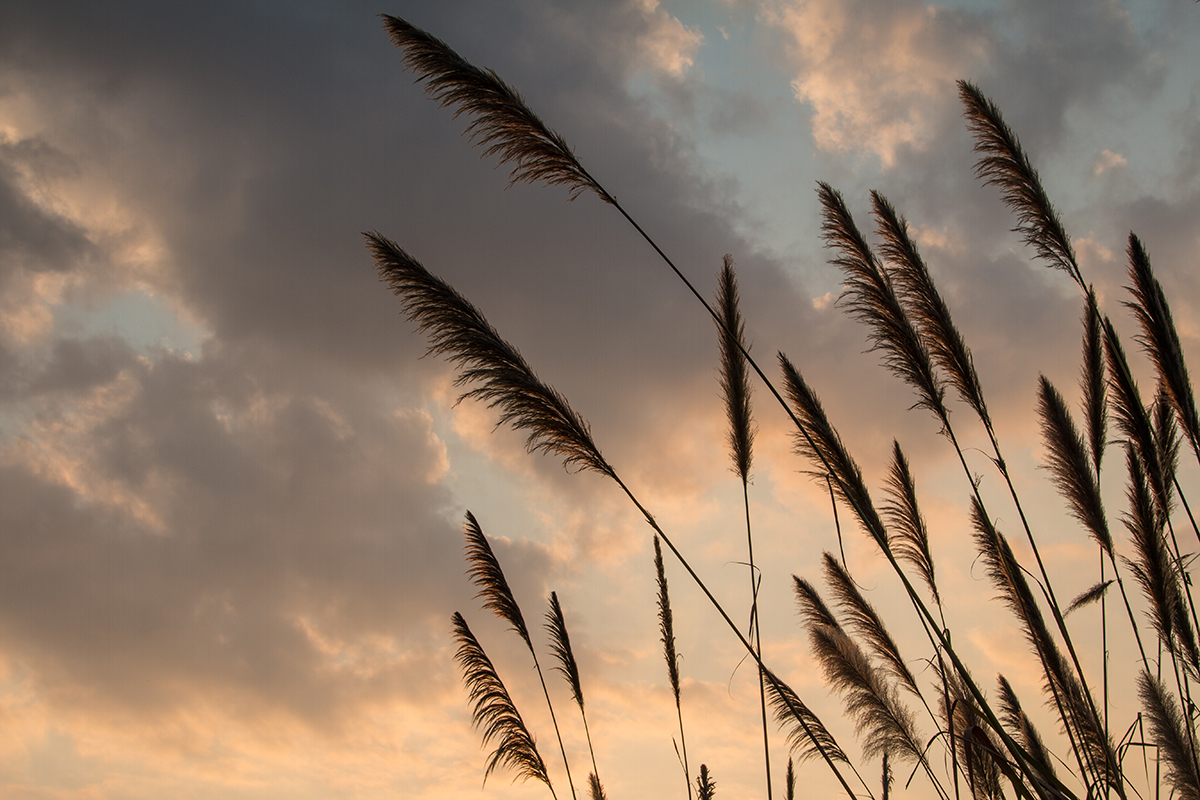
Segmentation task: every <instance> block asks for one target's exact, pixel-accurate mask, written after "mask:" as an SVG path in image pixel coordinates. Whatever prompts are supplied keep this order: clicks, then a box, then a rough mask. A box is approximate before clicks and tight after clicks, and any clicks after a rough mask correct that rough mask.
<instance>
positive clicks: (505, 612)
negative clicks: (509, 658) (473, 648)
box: [463, 511, 575, 797]
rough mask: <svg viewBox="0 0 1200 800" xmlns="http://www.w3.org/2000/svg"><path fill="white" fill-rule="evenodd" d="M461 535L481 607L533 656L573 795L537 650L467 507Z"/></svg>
mask: <svg viewBox="0 0 1200 800" xmlns="http://www.w3.org/2000/svg"><path fill="white" fill-rule="evenodd" d="M463 535H464V536H465V537H466V539H467V545H466V558H467V574H468V575H470V576H471V582H472V583H474V584H475V585H476V586H477V587H479V592H478V593H477V594H476V595H475V596H476V597H478V598H480V599H482V600H483V607H484V608H486V609H488V610H489V611H492V612H493V613H494V614H495V615H496V616H498V617H500V618H501V619H503V620H505V621H506V622H507V623H508V624H509V626H510V627H511V628H512V630H514V631H516V633H517V635H518V636H520V637H521V639H522V641H524V642H525V646H526V647H527V648H529V655H530V656H532V657H533V667H534V669H535V670H536V671H537V674H538V679H539V680H540V681H541V683H542V693H543V694H544V695H545V697H546V706H547V707H548V708H549V709H550V721H551V722H552V723H553V724H554V735H555V737H557V739H558V749H559V750H560V751H561V753H562V759H563V767H564V769H566V772H567V783H568V785H569V786H570V787H571V796H572V797H574V796H575V786H574V782H573V781H572V780H571V766H570V764H569V763H568V761H567V749H566V747H565V746H564V745H563V740H562V733H561V732H560V731H559V729H558V719H557V717H555V715H554V704H553V703H551V702H550V690H549V689H547V688H546V679H545V677H544V676H543V675H542V665H541V664H540V663H539V662H538V657H537V650H536V649H535V648H534V646H533V641H532V640H531V639H530V638H529V628H528V627H527V626H526V625H525V617H524V616H523V615H522V614H521V607H520V606H519V605H517V600H516V598H515V597H514V596H513V593H512V589H511V588H509V585H508V579H507V578H505V577H504V570H503V569H501V568H500V561H499V560H498V559H497V558H496V554H495V553H494V552H493V551H492V546H491V544H489V543H488V540H487V537H486V536H484V535H483V529H482V528H480V527H479V522H478V521H477V520H476V519H475V515H474V514H472V513H471V512H470V511H468V512H467V521H466V524H465V525H463Z"/></svg>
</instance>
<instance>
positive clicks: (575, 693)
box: [546, 592, 603, 794]
mask: <svg viewBox="0 0 1200 800" xmlns="http://www.w3.org/2000/svg"><path fill="white" fill-rule="evenodd" d="M546 632H547V633H548V634H549V635H550V654H551V655H552V656H554V660H555V661H557V662H558V663H557V664H556V665H555V667H554V668H555V669H556V670H558V671H559V672H560V673H562V676H563V677H564V678H565V679H566V681H567V684H568V685H569V686H570V687H571V699H572V700H574V701H575V704H576V705H578V706H579V716H580V717H582V718H583V732H584V735H585V736H586V737H587V743H588V754H589V755H591V757H592V774H591V775H590V776H589V784H594V785H592V794H595V793H596V789H595V787H596V786H599V785H600V779H599V778H598V777H596V776H597V775H599V773H600V770H599V769H598V768H597V767H596V750H595V748H593V747H592V732H591V730H590V729H589V728H588V722H587V710H586V709H585V708H584V704H583V682H582V681H581V680H580V679H579V664H578V662H576V661H575V651H574V650H572V649H571V636H570V634H569V633H568V632H567V620H566V618H565V617H564V616H563V611H562V605H560V604H559V602H558V594H557V593H556V592H551V593H550V610H548V611H547V612H546ZM601 794H603V792H602V793H601Z"/></svg>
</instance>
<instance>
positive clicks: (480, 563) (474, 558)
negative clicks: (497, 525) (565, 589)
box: [463, 511, 533, 651]
mask: <svg viewBox="0 0 1200 800" xmlns="http://www.w3.org/2000/svg"><path fill="white" fill-rule="evenodd" d="M463 536H464V537H465V538H466V540H467V543H466V547H465V550H466V559H467V574H468V575H469V576H470V577H471V583H473V584H475V586H476V587H478V589H479V591H478V593H477V594H476V595H475V596H476V597H477V598H479V599H481V600H483V607H484V608H486V609H487V610H489V611H491V612H492V613H494V614H495V615H496V616H498V617H500V619H502V620H504V621H505V622H507V623H508V624H509V627H511V628H512V630H513V631H515V632H516V634H517V635H518V636H520V637H521V639H522V640H523V641H524V642H525V646H526V647H528V648H529V649H530V650H531V651H532V650H533V642H532V641H531V640H530V638H529V628H528V627H527V626H526V624H525V617H524V615H522V614H521V607H520V606H519V605H517V599H516V598H515V597H514V596H513V593H512V588H510V587H509V585H508V579H507V578H505V577H504V570H503V569H501V568H500V561H499V560H498V559H497V558H496V554H495V552H494V551H493V550H492V545H491V543H489V542H488V540H487V537H486V536H484V535H483V529H482V528H480V527H479V521H478V520H476V519H475V515H474V514H472V513H471V512H470V511H468V512H467V520H466V522H465V523H464V524H463Z"/></svg>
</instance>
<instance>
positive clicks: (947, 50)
mask: <svg viewBox="0 0 1200 800" xmlns="http://www.w3.org/2000/svg"><path fill="white" fill-rule="evenodd" d="M762 17H763V19H765V20H766V21H767V22H769V23H770V24H772V25H776V26H778V27H780V28H781V29H782V30H783V31H784V33H785V35H786V36H787V37H788V38H787V42H788V50H789V53H790V58H791V62H792V65H793V69H794V70H795V77H794V78H793V80H792V88H793V90H794V92H795V95H796V98H797V99H798V100H800V101H801V102H804V103H807V104H809V105H810V106H812V109H813V112H814V114H813V122H812V126H813V138H814V140H815V142H816V144H817V146H818V147H820V148H822V149H826V150H830V151H834V152H871V153H874V154H875V155H876V156H878V157H879V159H880V161H881V162H882V164H883V165H884V166H885V167H890V166H892V165H894V164H895V160H896V152H897V149H898V148H900V147H901V146H905V145H908V146H912V147H916V148H923V147H925V146H927V145H928V144H929V141H930V138H931V136H932V134H933V132H934V125H933V119H932V118H933V117H934V116H935V113H936V109H937V108H938V106H939V105H941V104H943V103H944V102H945V101H946V98H947V97H949V96H952V95H953V92H954V80H955V79H956V78H958V77H961V76H964V75H969V74H970V73H971V72H972V71H973V69H974V67H975V65H977V64H978V63H980V62H981V61H982V60H983V59H984V58H986V56H987V53H988V49H989V41H988V37H987V36H986V35H985V32H984V30H982V29H981V28H980V27H979V26H978V24H977V23H975V22H973V21H972V20H971V18H970V17H968V16H966V15H964V14H962V13H959V12H955V11H951V10H948V9H944V8H940V7H938V6H935V5H927V4H925V3H920V2H903V3H891V4H887V5H886V6H883V7H881V6H879V5H878V4H871V3H866V2H859V1H858V0H798V1H797V2H786V1H783V0H781V1H780V2H767V3H764V4H763V7H762Z"/></svg>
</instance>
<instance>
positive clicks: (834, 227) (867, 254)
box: [817, 183, 948, 426]
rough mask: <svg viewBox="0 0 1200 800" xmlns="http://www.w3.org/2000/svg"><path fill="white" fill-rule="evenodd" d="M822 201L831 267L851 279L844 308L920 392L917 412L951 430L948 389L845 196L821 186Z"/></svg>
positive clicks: (886, 359) (823, 235)
mask: <svg viewBox="0 0 1200 800" xmlns="http://www.w3.org/2000/svg"><path fill="white" fill-rule="evenodd" d="M817 195H818V197H819V198H820V200H821V207H822V210H823V216H822V222H821V238H823V239H824V240H825V245H826V247H829V248H832V249H833V250H834V251H835V252H836V255H835V256H834V258H833V259H831V262H830V263H832V264H834V265H835V266H837V267H839V268H840V269H841V270H842V274H843V276H844V278H845V289H844V290H843V292H842V296H841V299H840V300H839V303H841V304H842V305H844V306H845V307H846V308H847V309H849V312H850V315H851V316H853V317H854V318H855V319H857V320H859V321H860V322H862V323H864V324H865V325H866V326H867V328H868V329H869V331H870V334H869V335H870V340H871V349H872V350H879V351H881V352H882V353H883V363H884V365H885V366H886V367H887V368H888V369H889V370H891V371H892V372H893V373H895V374H896V375H897V376H899V377H900V378H901V379H902V380H904V381H905V382H906V383H908V384H909V385H911V386H912V387H913V388H915V389H916V390H917V406H918V407H921V408H926V409H928V410H929V411H931V412H933V414H934V416H936V417H937V418H938V419H939V420H940V421H941V423H942V425H943V426H945V425H947V424H948V420H947V411H946V404H945V388H944V387H943V386H942V383H941V379H940V378H939V377H938V376H937V374H936V373H935V372H934V367H933V360H932V358H931V357H930V354H929V350H928V348H927V347H926V345H925V343H924V341H923V340H922V339H921V336H920V334H919V333H918V332H917V329H916V328H915V327H913V324H912V322H911V320H910V319H909V318H908V315H907V314H906V313H905V310H904V308H903V306H901V304H900V300H899V298H898V297H897V296H896V291H895V287H893V286H892V283H891V281H890V280H889V279H888V276H887V275H886V274H885V273H884V271H883V268H882V267H881V266H880V264H879V262H878V260H877V259H876V258H875V254H874V253H873V252H872V251H871V247H870V245H868V244H867V240H866V238H865V237H864V236H863V235H862V233H861V232H860V231H859V229H858V226H857V225H855V224H854V218H853V217H852V216H851V214H850V210H849V209H848V208H847V207H846V201H845V200H844V199H843V198H842V195H841V193H840V192H838V191H836V190H834V189H833V187H831V186H830V185H829V184H827V183H819V184H818V188H817Z"/></svg>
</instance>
